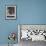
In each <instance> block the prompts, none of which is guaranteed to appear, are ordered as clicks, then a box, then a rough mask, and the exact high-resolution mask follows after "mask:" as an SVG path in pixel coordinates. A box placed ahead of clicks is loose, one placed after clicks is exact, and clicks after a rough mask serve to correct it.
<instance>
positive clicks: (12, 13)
mask: <svg viewBox="0 0 46 46" xmlns="http://www.w3.org/2000/svg"><path fill="white" fill-rule="evenodd" d="M6 19H13V20H14V19H16V6H15V5H6Z"/></svg>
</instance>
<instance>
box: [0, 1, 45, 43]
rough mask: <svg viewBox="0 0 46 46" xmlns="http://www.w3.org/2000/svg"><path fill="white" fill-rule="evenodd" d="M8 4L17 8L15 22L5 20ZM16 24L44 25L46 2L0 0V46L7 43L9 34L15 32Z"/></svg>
mask: <svg viewBox="0 0 46 46" xmlns="http://www.w3.org/2000/svg"><path fill="white" fill-rule="evenodd" d="M9 4H15V5H16V7H17V19H16V20H5V5H9ZM18 24H46V0H0V44H1V43H8V39H7V37H8V34H9V32H14V31H15V32H17V31H18V30H17V25H18ZM16 42H17V40H16Z"/></svg>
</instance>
